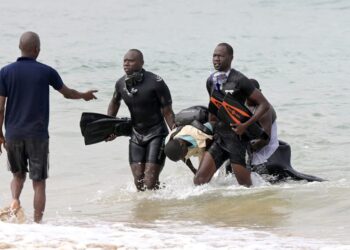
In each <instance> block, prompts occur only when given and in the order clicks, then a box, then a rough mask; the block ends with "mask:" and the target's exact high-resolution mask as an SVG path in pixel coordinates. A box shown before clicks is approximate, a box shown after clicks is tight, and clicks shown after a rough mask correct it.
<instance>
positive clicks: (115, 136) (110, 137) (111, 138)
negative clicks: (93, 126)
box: [105, 134, 117, 142]
mask: <svg viewBox="0 0 350 250" xmlns="http://www.w3.org/2000/svg"><path fill="white" fill-rule="evenodd" d="M115 138H117V135H115V134H110V135H109V136H108V137H107V139H106V140H105V141H106V142H108V141H113V140H114V139H115Z"/></svg>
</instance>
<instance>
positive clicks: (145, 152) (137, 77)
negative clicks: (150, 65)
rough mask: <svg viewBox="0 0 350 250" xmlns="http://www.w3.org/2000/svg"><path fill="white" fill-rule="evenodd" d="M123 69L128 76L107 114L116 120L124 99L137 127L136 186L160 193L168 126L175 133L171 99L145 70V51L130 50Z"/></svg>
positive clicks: (132, 154)
mask: <svg viewBox="0 0 350 250" xmlns="http://www.w3.org/2000/svg"><path fill="white" fill-rule="evenodd" d="M123 66H124V71H125V73H126V74H125V75H124V76H123V77H121V78H120V79H119V80H118V81H117V83H116V84H115V91H114V94H113V97H112V100H111V101H110V103H109V106H108V111H107V113H108V115H111V116H116V115H117V114H118V110H119V107H120V101H121V100H122V99H123V101H124V102H125V104H126V105H127V106H128V108H129V111H130V115H131V121H132V126H133V129H132V134H131V139H130V142H129V163H130V167H131V171H132V174H133V176H134V183H135V185H136V188H137V189H138V190H139V191H143V190H145V189H156V188H158V185H159V180H158V179H159V174H160V172H161V171H162V168H163V166H164V162H165V154H164V141H165V137H166V136H167V135H168V128H167V126H166V123H167V124H168V126H169V128H171V129H172V128H174V127H175V120H174V112H173V110H172V100H171V95H170V92H169V89H168V87H167V85H166V84H165V82H164V81H163V79H162V78H161V77H159V76H157V75H155V74H153V73H151V72H149V71H146V70H144V69H143V55H142V53H141V51H139V50H137V49H131V50H129V51H128V52H127V53H126V54H125V56H124V64H123ZM164 119H165V121H166V123H165V121H164ZM115 137H116V136H115V135H111V136H110V137H109V139H108V140H113V139H114V138H115Z"/></svg>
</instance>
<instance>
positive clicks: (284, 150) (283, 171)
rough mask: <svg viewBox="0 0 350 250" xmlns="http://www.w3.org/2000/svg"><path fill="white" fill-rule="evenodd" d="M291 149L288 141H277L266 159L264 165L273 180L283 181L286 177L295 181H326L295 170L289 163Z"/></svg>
mask: <svg viewBox="0 0 350 250" xmlns="http://www.w3.org/2000/svg"><path fill="white" fill-rule="evenodd" d="M290 160H291V149H290V146H289V144H288V143H286V142H283V141H279V147H278V148H277V149H276V151H275V152H274V153H273V154H272V156H271V157H270V158H269V159H268V162H267V164H266V166H265V168H266V170H267V174H269V175H271V176H275V177H276V179H275V181H274V182H280V181H284V180H286V179H288V178H290V179H292V180H296V181H301V180H305V181H308V182H311V181H318V182H321V181H326V180H325V179H322V178H319V177H316V176H313V175H308V174H303V173H300V172H298V171H296V170H295V169H294V168H293V167H292V165H291V162H290Z"/></svg>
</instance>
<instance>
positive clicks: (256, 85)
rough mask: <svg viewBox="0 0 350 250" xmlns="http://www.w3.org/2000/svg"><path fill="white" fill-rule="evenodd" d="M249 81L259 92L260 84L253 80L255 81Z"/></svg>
mask: <svg viewBox="0 0 350 250" xmlns="http://www.w3.org/2000/svg"><path fill="white" fill-rule="evenodd" d="M249 80H250V82H251V83H252V84H253V85H254V87H255V88H257V89H258V90H260V84H259V82H258V81H257V80H255V79H253V78H252V79H249Z"/></svg>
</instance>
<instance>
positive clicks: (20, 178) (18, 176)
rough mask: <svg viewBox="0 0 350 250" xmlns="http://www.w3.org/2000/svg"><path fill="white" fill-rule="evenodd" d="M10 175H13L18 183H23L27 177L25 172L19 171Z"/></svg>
mask: <svg viewBox="0 0 350 250" xmlns="http://www.w3.org/2000/svg"><path fill="white" fill-rule="evenodd" d="M12 175H13V178H14V179H17V180H18V181H25V179H26V177H27V173H26V172H21V171H18V172H16V173H13V174H12Z"/></svg>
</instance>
